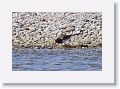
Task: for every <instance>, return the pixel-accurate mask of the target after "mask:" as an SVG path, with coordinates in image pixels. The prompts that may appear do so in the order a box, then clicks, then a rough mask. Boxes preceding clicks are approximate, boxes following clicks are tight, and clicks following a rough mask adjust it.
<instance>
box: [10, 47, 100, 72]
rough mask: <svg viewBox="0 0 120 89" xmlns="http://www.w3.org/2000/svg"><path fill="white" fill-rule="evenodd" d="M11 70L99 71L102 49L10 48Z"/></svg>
mask: <svg viewBox="0 0 120 89" xmlns="http://www.w3.org/2000/svg"><path fill="white" fill-rule="evenodd" d="M12 51H13V53H12V69H13V71H101V70H102V50H101V48H98V49H71V50H65V49H21V50H12Z"/></svg>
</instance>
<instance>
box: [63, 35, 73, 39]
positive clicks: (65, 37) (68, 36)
mask: <svg viewBox="0 0 120 89" xmlns="http://www.w3.org/2000/svg"><path fill="white" fill-rule="evenodd" d="M71 36H72V35H64V36H63V40H67V39H69V38H70V37H71Z"/></svg>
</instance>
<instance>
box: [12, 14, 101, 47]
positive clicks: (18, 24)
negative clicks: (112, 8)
mask: <svg viewBox="0 0 120 89" xmlns="http://www.w3.org/2000/svg"><path fill="white" fill-rule="evenodd" d="M61 36H62V37H61ZM68 36H69V38H66V39H64V38H65V37H68ZM58 38H59V39H62V42H61V43H57V42H56V39H58ZM12 47H13V48H92V47H93V48H94V47H102V13H101V12H13V13H12Z"/></svg>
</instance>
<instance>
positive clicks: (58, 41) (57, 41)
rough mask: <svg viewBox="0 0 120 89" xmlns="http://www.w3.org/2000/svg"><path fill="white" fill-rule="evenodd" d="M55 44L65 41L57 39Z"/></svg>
mask: <svg viewBox="0 0 120 89" xmlns="http://www.w3.org/2000/svg"><path fill="white" fill-rule="evenodd" d="M55 42H56V43H62V42H63V39H61V38H57V39H56V40H55Z"/></svg>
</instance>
